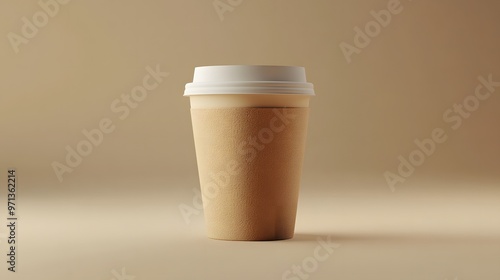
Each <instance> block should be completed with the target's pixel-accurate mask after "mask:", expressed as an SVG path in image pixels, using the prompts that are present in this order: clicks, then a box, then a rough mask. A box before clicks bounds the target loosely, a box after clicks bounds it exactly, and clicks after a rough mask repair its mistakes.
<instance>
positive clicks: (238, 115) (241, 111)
mask: <svg viewBox="0 0 500 280" xmlns="http://www.w3.org/2000/svg"><path fill="white" fill-rule="evenodd" d="M184 96H189V98H190V103H191V118H192V125H193V134H194V143H195V149H196V159H197V164H198V174H199V179H200V185H201V193H202V201H203V209H204V215H205V223H206V232H207V236H208V237H209V238H212V239H222V240H280V239H289V238H292V237H293V234H294V229H295V217H296V212H297V201H298V194H299V187H300V178H301V172H302V162H303V157H304V146H305V141H306V134H307V123H308V115H309V99H310V98H311V97H312V96H314V89H313V85H312V84H310V83H307V81H306V75H305V70H304V68H302V67H294V66H254V65H227V66H203V67H196V68H195V71H194V78H193V82H192V83H188V84H187V85H186V89H185V92H184Z"/></svg>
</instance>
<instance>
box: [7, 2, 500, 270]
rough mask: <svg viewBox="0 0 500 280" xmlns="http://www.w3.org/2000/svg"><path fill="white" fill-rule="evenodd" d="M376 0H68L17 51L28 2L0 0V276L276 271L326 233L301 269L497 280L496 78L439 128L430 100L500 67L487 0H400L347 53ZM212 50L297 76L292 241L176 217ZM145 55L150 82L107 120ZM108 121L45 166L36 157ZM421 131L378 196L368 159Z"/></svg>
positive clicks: (214, 57) (448, 101)
mask: <svg viewBox="0 0 500 280" xmlns="http://www.w3.org/2000/svg"><path fill="white" fill-rule="evenodd" d="M223 2H226V1H223ZM236 2H238V1H233V2H232V3H236ZM388 2H390V1H387V0H376V1H326V0H325V1H299V0H287V1H284V0H274V1H264V0H252V1H243V2H242V3H241V4H240V5H239V6H236V7H234V8H233V10H232V11H230V12H227V13H225V14H224V20H223V21H221V20H220V18H219V17H218V15H217V12H216V11H215V9H214V7H213V5H212V1H210V0H204V1H202V0H196V1H181V0H178V1H157V0H146V1H140V2H139V1H93V0H89V1H76V0H73V1H71V2H69V3H68V4H66V5H60V10H59V12H58V13H57V14H56V15H55V16H54V17H53V18H50V19H49V21H48V23H47V25H46V26H44V27H42V28H40V30H39V31H38V33H37V34H36V35H35V36H34V37H33V38H31V39H29V42H28V43H27V44H22V45H20V46H19V52H18V53H17V54H16V52H15V51H14V49H13V48H12V46H11V44H10V43H9V39H8V34H9V32H14V33H16V34H21V27H22V24H23V21H22V18H23V17H27V18H30V19H31V18H32V16H33V14H35V13H36V12H37V11H40V10H41V9H40V6H39V5H38V4H37V1H14V0H5V1H2V2H0V18H1V24H0V35H1V36H3V38H4V39H3V40H0V93H1V94H0V116H1V117H0V130H1V132H0V180H1V181H0V186H1V187H2V188H1V191H0V195H1V196H0V198H1V199H2V200H1V203H0V205H1V207H2V210H1V212H0V213H1V214H0V218H1V221H5V199H4V197H5V196H4V195H5V185H6V182H5V174H6V170H7V168H9V167H15V168H16V169H17V170H18V175H19V182H20V183H19V189H18V195H19V201H18V202H19V210H18V213H19V218H20V229H19V236H18V237H19V252H18V253H19V266H20V271H19V272H18V273H17V274H15V275H14V274H11V273H7V272H6V268H4V267H5V265H1V266H0V275H2V279H34V278H35V277H36V278H37V279H112V278H113V277H114V276H113V274H112V270H113V269H116V270H117V271H119V270H120V269H121V268H122V267H125V268H126V270H127V272H128V273H129V274H133V275H134V276H135V279H211V278H214V279H215V278H222V279H226V278H227V279H234V278H240V279H280V278H281V277H282V273H283V272H284V271H285V270H286V269H289V268H290V267H291V266H292V265H294V264H297V263H300V262H301V261H302V260H303V259H304V258H306V257H308V256H310V255H311V254H312V251H313V250H314V248H315V246H317V244H318V243H317V242H316V237H317V236H326V235H331V236H333V237H332V238H333V239H334V240H335V241H336V242H338V243H339V244H341V246H340V247H339V249H338V251H335V253H334V254H333V256H332V257H331V258H329V259H328V260H327V261H326V262H323V263H321V264H320V266H319V268H318V269H317V270H315V271H314V273H312V274H311V275H310V277H311V279H333V278H334V277H337V278H341V279H446V278H448V279H453V278H454V277H456V278H458V279H498V277H499V276H500V270H499V269H498V268H497V266H498V260H499V259H500V253H499V252H500V250H499V249H500V248H499V246H500V241H499V239H498V237H499V236H500V221H499V215H500V203H499V202H500V197H499V195H500V191H499V183H500V171H499V167H500V161H499V158H500V145H499V143H500V130H499V128H498V121H499V120H500V88H498V89H497V91H496V92H495V93H493V94H492V96H491V97H490V98H489V99H488V100H486V101H483V102H481V104H480V106H479V109H478V110H477V111H475V112H473V113H472V114H471V116H470V117H469V118H468V119H466V120H464V122H463V124H462V126H461V127H460V128H459V129H457V130H452V129H451V128H450V125H449V124H448V123H446V122H444V121H443V118H442V115H443V113H444V112H445V111H446V110H447V109H449V108H452V106H453V104H455V103H461V102H462V101H463V100H464V98H465V97H467V96H468V95H471V94H472V93H473V92H474V89H475V87H476V86H477V85H478V80H477V77H478V76H480V75H481V76H484V77H486V76H488V75H489V74H492V76H493V80H495V81H500V63H499V62H500V52H499V51H498V50H499V49H500V40H499V38H500V29H499V27H500V17H498V13H499V11H500V2H498V1H493V0H492V1H487V0H482V1H452V0H448V1H424V0H419V1H416V0H414V1H406V0H403V1H401V5H402V11H401V12H400V13H399V14H397V15H393V16H392V18H391V22H390V24H389V25H388V26H387V27H384V28H382V30H381V32H380V34H379V35H378V36H375V37H374V38H372V39H371V42H370V44H369V45H368V46H367V47H365V48H363V49H362V50H361V52H360V53H359V54H354V55H353V56H352V62H351V63H348V62H347V61H346V59H345V57H344V55H343V53H342V51H341V49H340V48H339V44H340V43H341V42H346V43H349V44H353V40H354V39H353V38H354V28H355V27H356V26H358V27H362V28H363V27H364V26H365V24H366V23H368V22H370V21H372V20H373V17H372V15H370V11H371V10H376V11H379V10H381V9H385V8H386V7H387V4H388ZM212 64H270V65H300V66H304V67H306V69H307V74H308V80H309V81H310V82H312V83H314V85H315V88H316V92H317V97H315V98H314V100H313V101H312V106H311V122H310V128H309V138H308V143H307V149H306V158H305V166H304V172H303V180H302V190H301V199H300V202H299V214H298V220H297V227H296V231H297V233H298V235H297V238H295V239H294V240H290V241H284V242H275V243H230V242H229V243H228V242H217V241H211V240H206V239H205V238H204V237H203V219H202V215H198V216H196V217H193V219H192V223H191V224H189V225H186V223H185V222H184V221H183V219H182V216H181V215H180V213H179V210H178V206H179V204H181V203H185V204H190V203H191V201H192V197H193V192H192V189H193V187H198V178H197V170H196V161H195V154H194V146H193V140H192V132H191V124H190V117H189V102H188V100H187V99H186V98H184V97H182V93H183V87H184V84H185V83H187V82H189V81H190V80H191V78H192V72H193V68H194V67H195V66H199V65H212ZM156 65H159V66H160V69H162V70H163V71H165V72H169V73H170V75H169V76H168V78H166V79H165V80H164V81H163V82H162V83H161V84H160V85H159V86H158V88H156V89H155V90H153V91H152V92H151V93H150V94H149V95H148V97H147V98H146V99H145V100H144V101H143V102H141V103H140V104H139V106H138V107H137V108H136V109H134V110H133V111H132V113H131V114H130V116H128V117H127V118H126V119H124V120H120V119H118V114H115V113H113V112H112V111H111V110H110V104H111V103H112V102H113V100H115V99H116V98H120V96H121V95H122V94H129V93H130V91H131V89H132V88H133V87H135V86H137V85H140V84H141V83H142V79H143V77H144V76H145V75H146V74H147V71H146V70H145V68H146V67H147V66H151V67H153V68H155V67H156ZM106 117H107V118H110V119H112V121H113V123H114V124H115V125H116V130H115V131H114V132H112V133H110V134H107V135H105V137H104V141H103V143H102V144H101V145H99V146H98V147H95V148H94V149H93V151H92V153H91V154H90V155H89V156H87V157H85V158H84V160H83V162H82V164H80V165H79V166H77V167H76V168H75V170H74V171H73V172H72V173H67V174H65V175H64V180H63V182H59V181H58V180H57V177H56V175H55V173H54V171H53V169H52V167H51V163H52V162H54V161H59V162H63V161H64V157H65V155H66V151H65V146H66V145H70V146H72V147H75V145H76V144H77V143H78V142H79V141H81V140H82V139H84V137H83V136H82V133H81V131H82V130H83V129H88V130H90V129H94V128H97V127H98V123H99V121H100V120H101V119H102V118H106ZM437 127H441V128H443V129H444V130H445V131H446V133H447V135H448V137H449V138H448V140H447V141H446V142H445V143H443V144H440V145H439V146H438V147H437V149H436V152H435V153H434V154H433V155H432V156H431V157H429V158H428V159H427V160H426V161H425V163H424V164H423V165H422V166H420V167H418V168H417V169H416V171H415V173H414V174H412V175H411V176H410V177H409V178H408V179H407V181H406V182H405V183H403V184H398V185H397V187H396V191H395V192H391V190H390V188H389V187H388V185H387V183H386V181H385V179H384V176H383V173H384V172H385V171H391V172H396V168H397V165H398V163H399V162H398V159H397V158H398V156H399V155H403V156H405V157H407V156H408V154H409V153H410V152H411V151H412V150H414V149H415V144H414V143H413V141H414V140H415V139H417V138H418V139H422V138H427V137H429V136H430V135H431V131H432V130H433V129H435V128H437ZM1 223H2V224H3V222H1ZM5 233H6V228H5V227H4V226H2V227H0V240H1V241H2V242H1V243H0V252H1V255H0V256H1V257H0V260H1V263H4V255H5V254H4V252H6V243H5ZM4 275H5V276H6V277H7V278H4ZM115 278H116V277H115Z"/></svg>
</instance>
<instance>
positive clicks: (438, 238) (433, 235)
mask: <svg viewBox="0 0 500 280" xmlns="http://www.w3.org/2000/svg"><path fill="white" fill-rule="evenodd" d="M324 238H328V239H329V240H331V241H334V242H349V241H361V242H371V241H390V242H419V241H421V242H440V243H442V242H450V243H453V242H464V241H485V242H491V241H492V240H498V241H500V236H497V235H481V234H470V233H469V234H468V233H460V234H457V233H446V232H420V233H418V232H417V233H416V232H391V231H385V232H384V231H378V232H376V231H373V232H368V231H365V232H323V233H296V234H295V235H294V237H293V238H291V239H287V240H283V241H284V242H317V241H318V240H319V239H324Z"/></svg>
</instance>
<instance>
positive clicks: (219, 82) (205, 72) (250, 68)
mask: <svg viewBox="0 0 500 280" xmlns="http://www.w3.org/2000/svg"><path fill="white" fill-rule="evenodd" d="M206 94H304V95H314V88H313V85H312V84H311V83H308V82H307V80H306V71H305V69H304V67H297V66H267V65H219V66H201V67H196V68H195V69H194V78H193V82H192V83H189V84H186V89H185V91H184V96H192V95H206Z"/></svg>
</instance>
